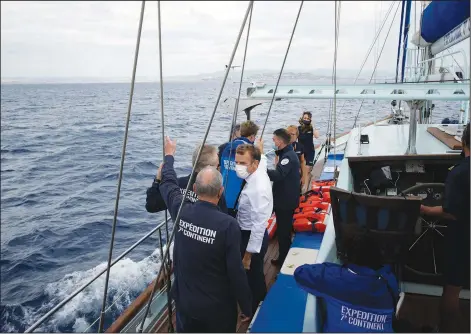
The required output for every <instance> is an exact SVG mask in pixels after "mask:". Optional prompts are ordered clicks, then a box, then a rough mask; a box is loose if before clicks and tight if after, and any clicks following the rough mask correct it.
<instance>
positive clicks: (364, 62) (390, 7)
mask: <svg viewBox="0 0 471 334" xmlns="http://www.w3.org/2000/svg"><path fill="white" fill-rule="evenodd" d="M393 6H394V2H392V3H391V5H390V6H389V8H388V10H387V13H386V15H385V16H384V19H383V22H382V23H381V27H380V29H379V30H378V32H377V33H376V36H375V37H374V39H373V42H372V43H371V45H370V47H369V48H368V51H367V53H366V56H365V58H364V59H363V63H362V64H361V66H360V70H359V71H358V74H357V76H356V78H355V80H354V82H353V84H354V85H355V84H356V83H357V81H358V79H359V78H360V75H361V72H362V71H363V67H364V66H365V64H366V62H367V61H368V58H369V57H370V54H371V51H373V48H374V45H375V44H376V41H377V40H378V38H379V36H380V34H381V32H382V31H383V28H384V25H385V24H386V21H387V19H388V18H389V15H390V13H391V10H392V8H393ZM346 103H347V101H346V100H345V101H344V102H343V104H342V106H341V107H340V110H339V114H341V113H342V110H343V108H344V107H345V105H346ZM331 112H332V100H330V104H329V118H328V122H327V137H326V141H325V145H326V150H325V151H324V160H325V159H326V158H327V153H328V152H330V143H331V138H330V137H331V134H332V132H331V128H332V126H331V122H332V115H331Z"/></svg>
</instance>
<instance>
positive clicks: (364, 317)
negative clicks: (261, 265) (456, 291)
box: [294, 263, 399, 333]
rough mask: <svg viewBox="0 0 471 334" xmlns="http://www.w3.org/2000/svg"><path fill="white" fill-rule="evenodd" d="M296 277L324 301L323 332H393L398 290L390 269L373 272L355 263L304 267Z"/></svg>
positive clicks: (304, 288)
mask: <svg viewBox="0 0 471 334" xmlns="http://www.w3.org/2000/svg"><path fill="white" fill-rule="evenodd" d="M294 278H295V280H296V282H297V283H298V285H299V286H300V287H301V288H302V289H303V290H306V291H307V292H309V293H311V294H313V295H315V296H316V297H320V298H322V299H323V300H324V301H325V304H326V318H325V322H324V328H323V330H324V332H330V333H332V332H337V333H345V332H357V333H358V332H361V333H364V332H393V329H392V320H393V317H394V312H395V303H396V301H397V300H398V297H399V288H398V283H397V280H396V277H395V276H394V274H393V273H392V272H391V270H390V267H389V266H384V267H383V268H381V269H380V270H378V271H374V270H372V269H370V268H366V267H360V266H356V265H353V264H350V265H346V266H342V265H339V264H335V263H319V264H305V265H302V266H300V267H298V268H297V269H296V270H295V272H294ZM388 285H389V287H388Z"/></svg>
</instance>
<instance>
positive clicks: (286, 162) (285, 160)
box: [280, 158, 289, 166]
mask: <svg viewBox="0 0 471 334" xmlns="http://www.w3.org/2000/svg"><path fill="white" fill-rule="evenodd" d="M288 162H289V159H288V158H284V159H283V160H281V162H280V164H281V165H282V166H284V165H287V164H288Z"/></svg>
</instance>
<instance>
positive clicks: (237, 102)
mask: <svg viewBox="0 0 471 334" xmlns="http://www.w3.org/2000/svg"><path fill="white" fill-rule="evenodd" d="M252 13H253V6H252V9H251V10H250V17H249V23H248V26H247V39H246V41H245V50H244V61H243V62H242V72H241V73H240V83H239V93H238V96H237V100H236V101H235V107H234V113H233V114H232V122H231V131H230V133H229V142H231V141H232V133H233V132H234V127H235V124H236V121H237V113H238V111H239V100H240V92H241V91H242V79H243V78H244V70H245V58H246V56H247V48H248V45H249V36H250V25H251V23H252ZM231 156H232V145H231V149H230V151H229V166H228V169H230V167H231V166H230V162H231V160H230V158H231ZM228 178H229V171H227V172H226V177H225V178H224V182H223V186H224V189H225V188H226V185H227V179H228Z"/></svg>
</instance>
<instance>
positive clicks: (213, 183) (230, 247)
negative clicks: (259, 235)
mask: <svg viewBox="0 0 471 334" xmlns="http://www.w3.org/2000/svg"><path fill="white" fill-rule="evenodd" d="M175 150H176V144H175V142H173V141H171V140H170V139H169V138H168V137H167V139H166V143H165V161H164V164H163V166H161V169H162V181H161V183H160V192H161V194H162V197H163V199H164V201H165V204H166V205H167V207H168V210H169V212H170V216H171V217H172V219H173V220H174V221H175V219H176V216H177V212H178V210H179V207H180V205H181V203H182V200H183V195H182V193H181V191H180V186H179V185H178V180H177V175H176V173H175V170H174V168H173V163H174V158H173V155H174V153H175ZM193 191H194V192H195V193H196V194H197V196H198V201H196V202H190V201H185V202H184V204H183V207H182V211H181V216H180V219H179V221H178V222H175V223H176V224H175V228H177V232H176V234H175V244H174V251H173V259H174V275H175V283H174V284H173V285H172V296H173V298H174V300H175V305H176V311H177V312H176V313H177V322H176V323H177V332H179V333H181V332H194V333H195V332H235V331H236V326H237V303H239V306H240V309H241V311H242V313H243V315H244V319H245V318H246V317H250V316H251V314H252V300H251V299H252V298H251V293H250V287H249V285H248V282H247V275H246V273H245V270H244V267H243V266H242V259H241V256H240V228H239V226H238V224H237V221H236V220H235V219H234V218H233V217H230V216H229V215H227V214H225V213H223V212H221V210H220V209H219V207H218V206H217V203H218V201H219V199H220V197H221V196H223V187H222V177H221V174H220V173H219V172H218V171H217V169H216V168H215V167H213V166H207V167H205V168H203V169H202V170H201V171H200V172H199V173H198V175H197V177H196V180H195V183H194V185H193ZM245 316H246V317H245Z"/></svg>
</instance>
